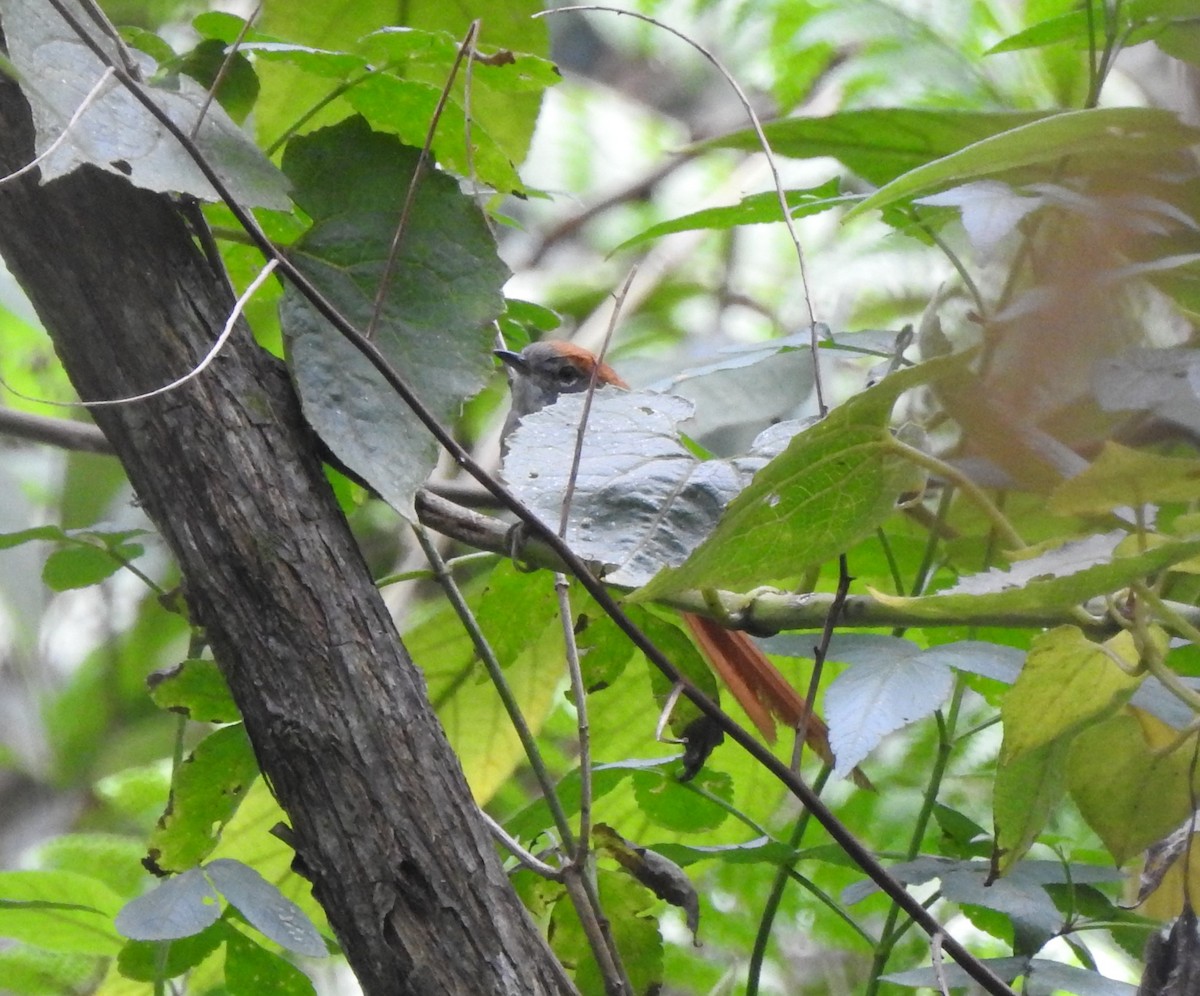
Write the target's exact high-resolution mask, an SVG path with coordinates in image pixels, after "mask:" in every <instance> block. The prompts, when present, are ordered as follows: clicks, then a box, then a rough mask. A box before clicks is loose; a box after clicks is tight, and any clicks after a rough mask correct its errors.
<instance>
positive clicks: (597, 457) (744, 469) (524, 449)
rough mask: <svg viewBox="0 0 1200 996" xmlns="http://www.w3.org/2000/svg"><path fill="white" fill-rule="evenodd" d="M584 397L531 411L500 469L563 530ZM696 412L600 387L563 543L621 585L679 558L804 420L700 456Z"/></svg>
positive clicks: (682, 404)
mask: <svg viewBox="0 0 1200 996" xmlns="http://www.w3.org/2000/svg"><path fill="white" fill-rule="evenodd" d="M583 400H584V399H583V396H582V395H567V396H564V397H562V398H560V399H559V401H558V403H557V404H554V405H551V406H550V407H549V408H544V409H542V411H540V412H536V413H534V414H533V415H530V416H527V417H526V418H525V419H523V420H522V422H521V424H520V426H519V428H518V429H517V431H516V432H515V433H514V434H513V437H512V440H511V444H510V449H509V454H508V458H507V459H506V460H505V464H504V476H505V478H506V479H507V480H508V481H509V483H510V485H511V487H512V490H513V492H514V493H515V494H516V495H517V497H519V498H520V499H521V500H522V501H523V502H525V503H526V504H527V505H528V506H529V507H530V508H531V509H533V510H534V511H535V512H536V513H537V515H538V517H539V518H541V519H542V520H543V521H544V522H546V523H547V524H549V525H550V526H552V527H554V528H557V526H558V522H559V516H560V514H561V509H562V501H563V495H564V494H565V493H566V489H567V477H568V474H569V471H570V468H571V462H572V458H573V456H574V451H575V440H576V436H577V432H578V430H577V427H578V425H579V421H580V417H581V414H582V408H583ZM691 414H692V405H691V403H690V402H689V401H688V400H687V399H686V398H680V397H676V396H674V395H670V394H651V393H645V392H642V393H632V392H630V393H627V392H621V391H616V390H611V389H606V390H604V391H600V392H598V393H597V394H596V395H595V397H594V398H593V401H592V409H591V412H590V414H589V416H588V424H587V434H586V436H585V439H584V446H583V452H582V455H581V459H580V464H579V473H578V475H577V477H576V481H575V491H574V494H573V496H572V501H571V518H570V524H569V526H568V529H567V542H568V543H570V545H571V547H572V549H574V550H575V551H576V552H577V553H578V554H580V555H581V556H583V557H585V558H587V559H589V560H595V561H599V562H600V563H602V564H604V565H606V566H607V567H608V572H607V575H606V576H607V577H608V579H609V580H610V581H612V582H614V583H615V584H620V585H627V586H630V587H634V586H637V585H640V584H644V583H645V582H646V581H648V580H650V578H651V577H653V576H654V574H655V573H656V572H657V571H658V570H659V569H660V568H662V567H664V566H674V565H676V564H679V563H681V562H682V561H683V560H684V559H685V558H686V557H687V555H688V554H689V553H690V552H691V551H692V550H693V549H694V548H695V547H696V545H697V544H699V543H700V542H701V541H702V540H703V539H704V538H705V537H706V536H707V535H708V534H709V532H710V531H711V530H712V529H713V527H714V526H715V525H716V523H717V520H718V519H719V518H720V516H721V513H722V512H723V511H724V509H725V506H726V505H727V504H728V503H729V501H730V500H731V499H732V498H733V497H734V496H735V495H737V493H738V492H739V491H741V489H742V488H744V487H745V486H746V485H747V484H748V483H749V481H750V479H751V476H752V475H753V474H754V472H755V471H756V470H758V469H759V468H760V467H762V466H763V465H764V464H765V463H766V462H767V461H768V460H769V459H770V458H771V457H772V456H773V455H774V454H775V453H777V452H779V450H780V449H782V448H783V447H784V446H786V445H787V441H788V439H790V438H791V436H792V435H794V434H795V433H796V432H797V431H798V430H799V429H800V428H801V425H802V424H801V423H799V422H789V423H780V424H779V425H776V426H772V427H771V429H769V430H768V431H766V432H764V433H762V434H761V435H760V436H759V438H758V439H756V440H755V441H754V445H753V447H752V448H751V451H750V453H749V454H747V455H746V456H742V457H738V458H736V459H734V460H700V459H698V458H697V457H696V456H695V455H694V454H693V453H692V452H691V451H690V450H689V449H688V448H687V447H686V446H685V445H684V443H683V440H682V438H681V437H680V434H679V429H678V426H679V423H680V422H683V421H685V420H686V419H687V418H688V417H689V416H690V415H691Z"/></svg>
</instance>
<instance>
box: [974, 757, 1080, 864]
mask: <svg viewBox="0 0 1200 996" xmlns="http://www.w3.org/2000/svg"><path fill="white" fill-rule="evenodd" d="M1070 744H1071V741H1070V740H1066V739H1063V740H1056V741H1053V742H1051V743H1048V744H1045V745H1043V746H1041V747H1037V748H1034V749H1033V750H1029V751H1026V752H1025V753H1024V754H1022V755H1021V756H1020V757H1018V758H1016V759H1015V760H1011V761H1007V762H1003V763H1001V764H999V765H997V767H996V778H995V782H994V784H993V786H992V811H993V817H992V818H993V823H994V825H995V830H996V849H997V851H998V852H999V854H1000V867H1001V869H1002V870H1006V869H1008V868H1011V867H1013V866H1014V865H1016V863H1017V862H1019V861H1020V860H1021V858H1023V857H1024V856H1025V854H1026V852H1027V851H1028V850H1029V848H1030V847H1031V846H1032V845H1033V842H1034V841H1035V840H1037V837H1038V834H1040V833H1041V832H1042V830H1043V829H1045V826H1046V823H1047V822H1048V821H1049V819H1050V817H1052V816H1054V815H1055V814H1056V813H1057V812H1058V809H1059V806H1060V805H1061V803H1062V797H1063V792H1064V791H1065V790H1066V777H1067V776H1066V760H1067V751H1068V750H1069V749H1070Z"/></svg>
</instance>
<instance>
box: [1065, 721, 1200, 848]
mask: <svg viewBox="0 0 1200 996" xmlns="http://www.w3.org/2000/svg"><path fill="white" fill-rule="evenodd" d="M1170 732H1172V731H1169V730H1167V728H1165V727H1164V726H1163V724H1161V723H1160V722H1159V721H1158V720H1156V719H1154V717H1152V716H1150V715H1148V714H1146V713H1142V712H1140V711H1138V712H1136V713H1134V712H1127V713H1123V714H1121V715H1119V716H1113V717H1112V718H1111V719H1108V720H1106V721H1105V722H1103V723H1100V724H1097V725H1096V726H1093V727H1091V728H1090V729H1088V730H1085V731H1084V732H1083V733H1081V734H1080V735H1079V736H1078V737H1076V738H1075V742H1074V743H1073V744H1072V746H1071V752H1070V756H1069V758H1068V761H1067V785H1068V788H1069V789H1070V792H1071V797H1072V798H1073V799H1074V800H1075V804H1076V805H1077V806H1078V807H1079V811H1080V812H1081V813H1082V814H1083V818H1084V819H1085V820H1087V822H1088V825H1089V826H1090V827H1091V828H1092V829H1093V830H1095V831H1096V833H1097V834H1099V835H1100V839H1101V840H1102V841H1104V846H1105V847H1107V848H1108V850H1109V852H1110V853H1111V854H1112V856H1113V860H1114V861H1115V862H1116V863H1117V864H1118V865H1122V864H1124V863H1125V862H1126V861H1128V860H1129V858H1131V857H1133V855H1135V854H1137V853H1138V852H1139V851H1142V850H1144V849H1145V848H1147V847H1149V846H1150V845H1151V844H1153V843H1154V842H1155V841H1156V840H1159V839H1160V838H1162V837H1165V836H1166V835H1167V834H1168V833H1170V832H1171V831H1172V830H1173V829H1175V827H1177V826H1178V825H1179V824H1180V823H1181V822H1183V820H1185V819H1186V818H1187V815H1188V813H1189V812H1191V803H1190V801H1189V792H1188V770H1189V768H1190V767H1191V763H1192V754H1193V752H1194V751H1195V749H1196V743H1195V734H1193V735H1192V736H1191V737H1189V738H1188V739H1187V740H1186V741H1185V742H1184V743H1182V744H1180V745H1178V746H1176V747H1175V749H1173V750H1166V749H1165V748H1164V747H1163V746H1156V745H1155V743H1153V742H1152V741H1159V742H1161V741H1163V740H1166V739H1168V735H1169V733H1170Z"/></svg>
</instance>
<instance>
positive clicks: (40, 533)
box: [0, 525, 70, 550]
mask: <svg viewBox="0 0 1200 996" xmlns="http://www.w3.org/2000/svg"><path fill="white" fill-rule="evenodd" d="M69 538H70V536H69V535H68V534H67V532H66V531H65V530H64V529H63V528H62V526H55V525H45V526H34V527H33V528H31V529H21V530H19V531H18V532H15V533H0V550H8V549H11V548H12V547H14V546H21V545H22V544H24V543H32V542H34V541H35V540H59V541H61V540H66V539H69Z"/></svg>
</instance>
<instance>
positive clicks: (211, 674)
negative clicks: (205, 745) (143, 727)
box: [146, 660, 242, 723]
mask: <svg viewBox="0 0 1200 996" xmlns="http://www.w3.org/2000/svg"><path fill="white" fill-rule="evenodd" d="M146 684H147V685H149V686H150V697H151V698H152V699H153V700H154V704H155V705H157V706H158V707H159V708H160V709H169V710H171V711H173V712H177V713H180V714H181V715H184V716H187V717H188V719H192V720H195V721H196V722H199V723H235V722H237V721H238V720H239V719H241V718H242V716H241V713H240V712H238V707H237V704H236V703H235V702H234V701H233V696H232V695H230V693H229V686H228V685H227V684H226V683H225V678H224V677H223V676H222V675H221V669H220V668H218V667H217V662H216V661H210V660H186V661H183V662H182V663H180V664H176V665H175V666H174V667H173V668H169V669H168V670H166V671H155V672H154V673H153V674H151V675H150V676H149V677H148V678H147V679H146Z"/></svg>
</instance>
